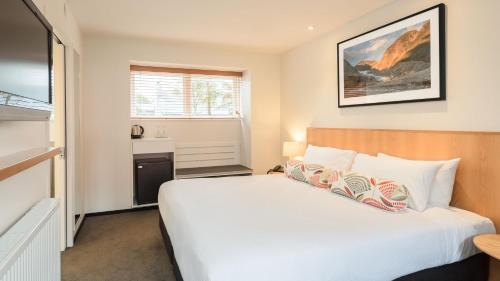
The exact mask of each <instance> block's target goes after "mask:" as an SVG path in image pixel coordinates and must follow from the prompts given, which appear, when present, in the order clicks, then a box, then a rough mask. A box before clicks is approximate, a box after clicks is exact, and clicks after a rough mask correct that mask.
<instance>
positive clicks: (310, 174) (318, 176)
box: [285, 160, 338, 188]
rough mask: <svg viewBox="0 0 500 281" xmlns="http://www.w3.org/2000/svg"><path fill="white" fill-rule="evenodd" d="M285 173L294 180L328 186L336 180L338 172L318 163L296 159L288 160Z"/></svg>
mask: <svg viewBox="0 0 500 281" xmlns="http://www.w3.org/2000/svg"><path fill="white" fill-rule="evenodd" d="M285 174H286V176H287V177H289V178H292V179H294V180H298V181H302V182H306V183H309V184H311V185H314V186H316V187H319V188H330V186H331V185H332V182H333V181H336V180H338V172H337V171H332V170H330V169H327V168H325V167H323V166H322V165H318V164H309V163H304V162H302V161H298V160H288V161H287V162H286V165H285Z"/></svg>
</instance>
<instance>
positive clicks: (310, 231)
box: [159, 129, 497, 281]
mask: <svg viewBox="0 0 500 281" xmlns="http://www.w3.org/2000/svg"><path fill="white" fill-rule="evenodd" d="M321 130H325V129H321ZM339 130H346V129H339ZM371 131H374V130H370V132H371ZM383 132H386V131H383ZM396 132H399V131H396ZM405 132H407V131H405ZM326 133H328V134H325V131H322V132H321V136H322V137H321V138H317V139H318V140H314V139H312V138H314V137H317V136H318V135H317V134H316V135H315V133H314V132H310V131H309V132H308V142H309V143H314V144H317V145H332V146H340V147H341V146H342V145H345V144H343V143H340V142H341V140H340V138H336V140H335V141H334V142H335V143H333V144H332V143H331V138H330V136H331V131H328V132H326ZM344 133H345V132H344ZM391 133H393V132H391V131H387V134H391ZM429 134H432V133H429V132H426V133H425V134H424V135H425V136H427V135H429ZM325 136H326V137H325ZM385 137H386V136H384V134H382V139H384V140H385V139H386V138H385ZM420 140H421V138H420ZM372 141H373V142H375V143H377V142H379V143H380V142H381V141H377V139H376V135H375V137H374V138H372ZM443 141H446V140H443ZM469 141H470V138H469ZM325 142H328V143H325ZM391 142H392V145H393V144H394V143H393V142H394V138H391ZM410 142H411V141H410ZM346 143H348V145H347V146H348V147H346V148H350V149H356V150H358V151H359V150H361V151H362V152H365V153H373V152H372V151H371V149H377V151H384V152H387V153H391V152H392V153H393V151H391V149H390V148H388V149H384V147H383V145H379V146H377V147H373V148H368V149H367V148H366V146H365V147H364V148H363V147H362V148H361V149H360V147H361V146H360V145H356V144H353V143H355V142H352V141H351V142H346ZM494 144H497V143H494ZM349 145H350V146H349ZM392 145H391V147H392ZM410 145H411V144H410ZM437 145H439V143H437ZM483 147H484V146H483ZM463 149H464V147H462V150H463ZM483 149H484V148H483ZM412 150H413V151H417V152H418V151H420V150H419V149H418V146H417V147H416V146H412ZM420 153H421V152H420ZM447 153H454V152H452V151H449V152H447ZM410 154H411V152H410ZM434 154H436V155H435V157H444V156H443V154H442V153H441V154H440V153H439V152H438V153H434ZM462 154H463V153H462ZM399 155H400V156H403V157H412V155H405V153H401V151H399ZM425 156H426V155H423V157H425ZM454 156H458V157H464V155H455V154H454ZM446 157H447V156H446ZM481 157H482V159H483V160H488V157H485V156H484V154H482V155H481ZM424 159H425V158H424ZM436 159H439V158H436ZM464 160H465V164H464V165H462V167H461V169H462V170H461V171H460V170H459V172H458V174H457V181H459V184H460V186H461V184H464V183H466V182H467V177H465V179H464V177H463V174H464V171H463V167H464V166H465V167H468V166H469V164H470V163H469V160H470V159H468V158H467V155H465V158H464ZM488 171H489V170H486V172H488ZM466 175H467V174H466ZM461 187H462V186H461ZM459 190H460V189H459ZM472 197H473V196H472ZM457 198H463V197H460V196H458V197H457V196H456V195H454V200H457ZM467 198H468V201H465V202H463V203H460V204H457V203H454V204H453V205H455V206H457V205H458V206H459V207H460V206H461V205H466V206H467V204H472V203H471V202H470V200H472V199H471V196H470V195H469V196H468V197H467ZM483 202H485V200H483ZM468 209H469V210H472V211H474V212H471V211H466V210H465V209H463V208H457V207H451V208H446V209H445V208H429V209H427V210H425V211H424V212H416V211H413V210H411V209H407V210H405V211H403V212H398V213H389V212H386V211H383V210H380V209H376V208H374V207H371V206H369V205H364V204H360V203H358V202H356V201H352V200H349V199H347V198H343V197H341V196H338V195H336V194H332V193H330V192H328V190H324V189H318V188H314V187H312V186H310V185H308V184H305V183H301V182H298V181H294V180H291V179H289V178H287V177H285V176H276V175H269V176H252V177H228V178H206V179H191V180H178V181H172V182H168V183H165V184H164V185H163V186H162V187H161V189H160V194H159V211H160V214H161V217H160V228H161V230H162V234H163V237H164V239H165V242H166V246H167V250H168V252H169V255H170V256H171V261H172V263H173V265H174V268H175V270H176V277H177V279H178V280H184V281H229V280H231V281H233V280H239V281H246V280H263V281H265V280H283V281H295V280H297V281H298V280H301V281H303V280H310V281H316V280H317V281H323V280H325V281H326V280H342V281H344V280H347V281H348V280H359V281H363V280H370V281H377V280H384V281H385V280H487V278H488V257H487V256H485V255H484V254H481V253H479V252H478V250H477V249H476V248H475V247H474V246H473V243H472V238H473V237H474V236H475V235H478V234H481V233H495V227H494V224H493V222H492V221H491V220H490V219H488V218H486V217H485V216H481V215H479V214H477V213H476V212H477V210H475V209H474V208H468ZM487 210H489V208H488V209H487ZM478 213H480V212H478Z"/></svg>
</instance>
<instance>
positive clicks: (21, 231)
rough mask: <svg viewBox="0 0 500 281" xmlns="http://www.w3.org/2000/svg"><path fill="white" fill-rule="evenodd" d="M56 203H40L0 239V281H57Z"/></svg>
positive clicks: (51, 200) (58, 277) (59, 266)
mask: <svg viewBox="0 0 500 281" xmlns="http://www.w3.org/2000/svg"><path fill="white" fill-rule="evenodd" d="M58 209H59V201H58V200H57V199H44V200H42V201H40V202H39V203H38V204H36V205H35V206H34V207H33V208H31V209H30V210H29V211H28V213H26V214H25V215H24V216H23V217H22V218H21V219H20V220H19V221H18V222H17V223H16V224H15V225H13V226H12V227H11V228H10V229H9V230H7V231H6V232H5V233H4V234H3V235H2V236H0V281H59V280H61V253H60V252H59V247H60V240H59V239H60V237H59V236H60V229H59V211H58Z"/></svg>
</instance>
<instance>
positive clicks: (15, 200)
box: [0, 0, 81, 233]
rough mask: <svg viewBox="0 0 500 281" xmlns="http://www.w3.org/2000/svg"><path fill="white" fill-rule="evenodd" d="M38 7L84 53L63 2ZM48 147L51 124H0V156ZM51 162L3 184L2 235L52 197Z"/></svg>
mask: <svg viewBox="0 0 500 281" xmlns="http://www.w3.org/2000/svg"><path fill="white" fill-rule="evenodd" d="M34 2H35V4H36V5H37V7H38V8H39V9H40V10H41V11H42V13H43V14H44V16H45V17H46V18H47V19H48V21H49V22H50V23H51V24H52V25H53V27H54V29H55V30H56V32H58V34H59V36H60V37H61V39H62V40H64V41H65V43H67V44H69V45H70V46H73V47H74V48H77V49H78V50H81V45H80V41H81V39H80V32H79V30H78V27H77V25H76V24H75V20H74V18H73V16H72V15H71V12H70V11H69V9H66V13H65V7H64V6H65V5H64V1H63V0H35V1H34ZM48 145H49V124H48V122H41V121H40V122H19V121H17V122H5V121H0V157H1V156H5V155H9V154H12V153H15V152H18V151H23V150H27V149H30V148H36V147H47V146H48ZM49 176H50V163H49V162H48V161H45V162H44V163H41V164H39V165H37V166H35V167H34V168H32V169H29V170H26V171H24V172H21V173H19V174H17V175H15V176H13V177H11V178H9V179H7V180H4V181H1V182H0V206H1V211H0V233H2V232H3V231H5V230H6V228H7V227H8V226H10V225H11V224H12V223H13V222H15V221H16V220H17V219H18V218H19V217H21V216H22V215H23V214H24V213H25V212H26V211H27V210H28V209H29V208H30V207H31V206H33V205H34V204H35V203H36V202H37V201H38V200H40V199H42V198H44V197H47V196H49V194H50V193H49V192H50V182H49V180H50V177H49Z"/></svg>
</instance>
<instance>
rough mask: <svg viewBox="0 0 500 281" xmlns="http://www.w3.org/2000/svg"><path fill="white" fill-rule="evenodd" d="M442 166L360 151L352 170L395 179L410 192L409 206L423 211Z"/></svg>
mask: <svg viewBox="0 0 500 281" xmlns="http://www.w3.org/2000/svg"><path fill="white" fill-rule="evenodd" d="M441 166H442V165H441V164H434V163H414V162H408V161H401V160H394V159H383V158H377V157H374V156H371V155H367V154H361V153H358V155H356V158H355V159H354V164H353V165H352V170H353V171H355V172H358V173H361V174H364V175H367V176H372V177H379V178H386V179H390V180H395V181H397V182H399V183H401V184H403V185H405V186H406V188H407V189H408V191H409V192H410V200H409V207H410V208H412V209H414V210H417V211H419V212H422V211H424V210H425V208H426V207H427V202H428V201H429V194H430V190H431V187H432V184H433V183H434V178H435V177H436V174H437V172H438V170H439V169H440V168H441Z"/></svg>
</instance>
